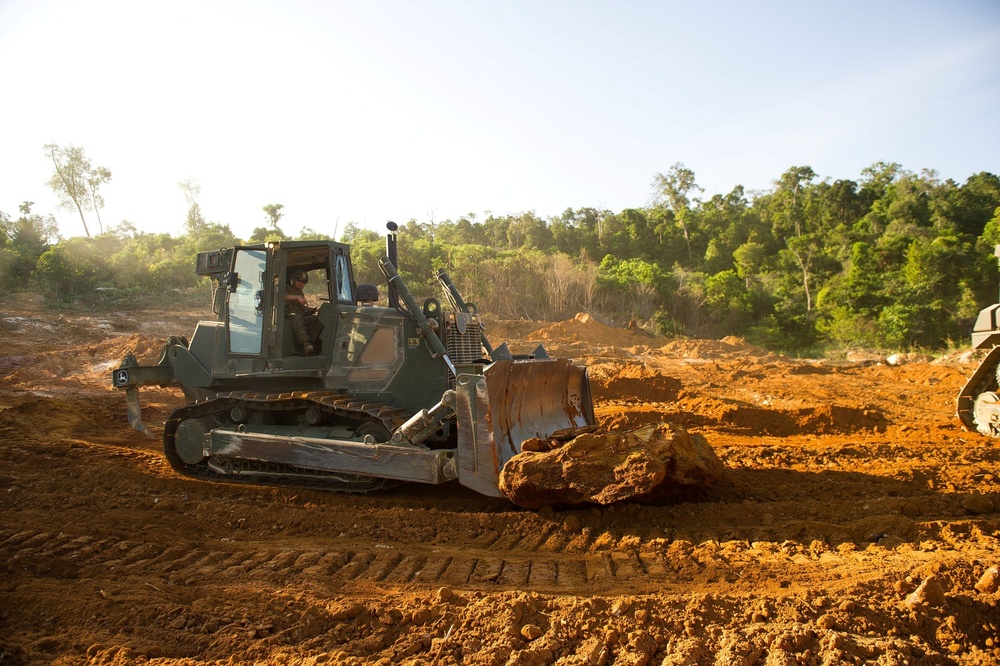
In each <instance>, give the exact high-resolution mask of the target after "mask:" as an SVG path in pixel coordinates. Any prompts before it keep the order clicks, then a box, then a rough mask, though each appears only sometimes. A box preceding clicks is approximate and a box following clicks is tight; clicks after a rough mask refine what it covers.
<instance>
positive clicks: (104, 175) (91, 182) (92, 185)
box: [87, 167, 111, 234]
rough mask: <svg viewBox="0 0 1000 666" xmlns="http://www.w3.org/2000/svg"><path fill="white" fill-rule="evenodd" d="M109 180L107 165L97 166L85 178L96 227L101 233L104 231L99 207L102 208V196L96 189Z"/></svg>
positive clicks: (109, 172)
mask: <svg viewBox="0 0 1000 666" xmlns="http://www.w3.org/2000/svg"><path fill="white" fill-rule="evenodd" d="M109 180H111V171H110V170H109V169H108V168H107V167H97V168H96V169H94V170H93V171H92V172H91V173H90V176H89V177H88V178H87V189H88V191H89V192H90V206H91V208H93V209H94V214H95V215H97V228H98V229H100V231H101V233H102V234H103V233H104V223H103V222H101V209H102V208H104V197H102V196H101V195H100V194H99V193H98V190H99V189H100V188H101V185H103V184H104V183H106V182H108V181H109Z"/></svg>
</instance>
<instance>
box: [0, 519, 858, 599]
mask: <svg viewBox="0 0 1000 666" xmlns="http://www.w3.org/2000/svg"><path fill="white" fill-rule="evenodd" d="M542 541H543V537H539V538H538V539H537V540H536V541H535V544H536V545H537V544H538V543H540V542H542ZM546 541H548V540H546ZM285 545H288V544H285ZM312 545H313V544H312V543H304V544H302V546H303V547H301V548H280V547H275V546H269V545H266V544H263V543H261V542H258V541H220V542H214V543H212V544H211V545H208V544H191V543H175V544H169V545H168V544H162V543H155V542H142V541H135V540H128V539H115V538H105V539H95V538H94V537H91V536H87V535H73V534H68V533H65V532H60V533H53V532H47V531H35V532H33V531H20V532H16V533H15V532H13V531H11V530H7V531H2V532H0V558H2V559H3V560H4V561H6V562H7V568H8V570H11V569H13V570H17V569H18V567H22V566H24V567H30V566H35V567H36V568H37V566H39V563H44V568H45V569H46V571H48V572H49V573H50V574H52V575H56V576H57V577H58V574H59V572H67V571H71V572H72V575H73V577H79V578H91V577H100V576H103V575H106V574H107V572H109V571H110V572H114V575H115V576H116V577H119V578H128V577H130V576H133V575H134V576H136V577H148V576H159V577H162V578H164V579H167V580H171V581H174V582H192V581H202V580H207V579H211V580H215V581H218V582H219V583H223V584H226V583H234V584H235V583H238V582H239V581H241V580H246V579H255V580H272V581H276V580H280V581H282V582H286V583H287V582H291V581H296V580H300V581H309V582H310V583H311V584H320V585H322V584H324V583H329V584H331V585H333V584H338V585H342V584H344V583H347V582H353V583H359V584H368V583H382V582H385V583H392V584H393V585H398V586H414V587H428V586H441V585H446V586H454V587H461V588H464V589H479V590H485V591H510V590H522V589H525V588H526V587H529V588H530V589H534V590H539V591H547V592H551V593H555V594H559V593H568V592H573V591H579V590H581V589H587V588H592V589H593V588H595V587H596V588H599V589H600V590H601V591H602V593H610V594H613V593H618V592H629V593H633V594H634V593H643V592H656V591H663V590H664V589H677V590H682V589H684V588H689V587H697V588H698V589H704V588H705V586H706V585H708V586H711V585H713V584H716V583H718V584H725V585H729V586H730V589H732V585H733V584H734V583H737V582H739V581H740V580H741V579H742V575H743V572H742V569H743V568H744V567H745V566H746V565H747V563H749V562H750V561H752V562H753V564H754V567H753V568H754V571H755V572H756V574H757V577H760V576H764V577H766V575H767V570H768V569H769V568H771V567H774V568H781V567H784V566H787V563H788V562H795V564H796V565H797V566H798V567H799V572H798V574H797V576H800V577H804V578H807V577H809V576H810V575H813V574H814V573H815V572H817V571H823V572H824V575H825V576H829V575H830V574H831V573H833V572H835V571H836V570H837V569H838V568H839V567H841V566H850V567H855V568H856V567H857V566H858V559H860V558H861V557H863V554H861V553H858V554H857V555H859V557H852V556H850V554H849V553H848V554H846V555H844V554H834V553H832V552H824V553H820V554H813V555H812V556H809V555H806V554H802V553H794V552H792V551H788V552H785V551H782V550H781V549H773V552H771V551H759V550H758V549H756V548H753V547H750V549H749V551H748V552H746V553H742V554H739V553H737V554H729V556H728V557H727V556H726V554H723V553H715V554H711V553H710V554H701V555H695V554H691V553H673V554H670V553H663V552H661V551H656V550H653V551H648V550H636V549H628V550H622V549H616V550H609V551H601V552H587V553H567V552H561V551H545V552H537V551H523V550H520V551H510V550H507V549H504V548H497V547H495V544H494V547H492V548H487V549H482V550H479V549H468V548H463V549H460V550H456V549H444V548H442V547H440V546H426V545H422V544H413V543H411V544H403V545H397V546H389V545H386V544H381V543H376V544H371V545H367V546H365V547H352V548H347V549H316V548H314V547H312ZM747 546H749V544H747ZM744 582H745V583H748V584H749V583H750V581H749V580H745V581H744Z"/></svg>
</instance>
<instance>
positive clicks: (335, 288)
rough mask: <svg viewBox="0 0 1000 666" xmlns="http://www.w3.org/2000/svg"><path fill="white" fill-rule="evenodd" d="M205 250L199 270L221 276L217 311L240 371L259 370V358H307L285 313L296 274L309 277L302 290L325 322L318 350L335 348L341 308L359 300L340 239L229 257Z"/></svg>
mask: <svg viewBox="0 0 1000 666" xmlns="http://www.w3.org/2000/svg"><path fill="white" fill-rule="evenodd" d="M202 254H203V255H205V256H204V257H203V256H201V255H200V256H199V261H198V265H199V268H201V267H203V266H204V267H206V269H207V268H211V271H209V270H205V271H201V270H199V272H202V273H204V274H210V275H212V276H213V277H214V278H215V279H217V280H218V282H217V284H218V287H217V292H216V298H215V303H216V312H217V314H218V321H219V323H220V324H221V325H222V326H223V327H224V328H225V340H226V350H225V351H226V356H227V357H228V358H229V365H230V367H231V369H232V370H234V371H236V372H253V371H257V370H259V369H260V368H258V367H257V366H258V363H256V362H255V361H262V360H275V359H284V358H296V357H299V358H301V357H303V356H304V354H303V349H302V345H301V344H300V342H299V341H298V340H296V336H295V333H294V331H293V328H292V324H291V321H290V319H289V318H288V317H287V316H286V307H285V295H286V293H287V292H288V289H289V288H290V283H291V282H290V278H291V276H292V275H293V274H298V273H305V274H306V275H307V276H308V282H307V283H306V284H305V285H304V286H303V287H302V293H303V295H304V296H305V298H306V301H307V302H308V304H309V307H310V308H313V309H314V310H315V312H314V313H312V316H315V317H316V318H317V319H318V321H319V322H320V323H321V324H322V329H321V330H320V333H319V338H318V340H317V341H318V342H319V344H317V349H323V348H324V347H325V349H327V350H329V349H330V340H331V336H332V334H333V332H334V327H335V323H336V322H335V318H334V315H333V311H334V309H335V308H336V306H338V305H345V306H353V305H355V304H356V300H355V283H354V277H353V271H352V267H351V261H350V254H349V248H348V246H346V245H343V244H341V243H336V242H333V241H325V242H320V243H317V242H311V241H292V242H286V243H267V244H264V245H252V246H244V247H236V248H233V249H232V250H231V251H230V252H227V253H226V254H228V256H225V257H223V256H214V255H218V254H219V252H211V253H202ZM226 260H228V262H227V261H226ZM224 262H226V263H228V266H225V268H228V271H226V272H223V268H224V267H223V265H222V264H223V263H224ZM324 343H325V344H324ZM324 356H325V354H316V355H315V356H314V357H310V359H311V361H306V360H305V359H303V361H302V364H303V365H305V366H310V365H317V366H318V365H321V363H322V361H321V360H320V359H321V358H323V357H324Z"/></svg>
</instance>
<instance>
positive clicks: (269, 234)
mask: <svg viewBox="0 0 1000 666" xmlns="http://www.w3.org/2000/svg"><path fill="white" fill-rule="evenodd" d="M284 207H285V205H284V204H280V203H279V204H266V205H264V206H263V207H262V208H261V210H263V211H264V213H265V214H266V215H267V223H268V224H269V225H270V227H255V228H254V230H253V233H252V234H251V235H250V240H251V241H254V242H257V243H265V242H267V241H274V240H285V239H287V238H288V236H286V235H285V232H284V231H282V230H281V228H280V227H279V226H278V222H279V221H280V220H281V218H282V216H283V213H282V212H281V209H282V208H284Z"/></svg>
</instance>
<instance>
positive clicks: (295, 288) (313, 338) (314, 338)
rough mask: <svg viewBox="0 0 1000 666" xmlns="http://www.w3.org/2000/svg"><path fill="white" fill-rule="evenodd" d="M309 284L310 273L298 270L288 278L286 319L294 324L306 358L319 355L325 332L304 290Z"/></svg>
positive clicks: (297, 339)
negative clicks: (321, 337)
mask: <svg viewBox="0 0 1000 666" xmlns="http://www.w3.org/2000/svg"><path fill="white" fill-rule="evenodd" d="M307 284H309V273H307V272H305V271H304V270H302V269H301V268H300V269H296V270H294V271H292V273H291V275H289V276H288V288H287V289H286V290H285V318H286V319H288V320H290V321H291V322H292V332H293V333H294V334H295V340H296V341H297V342H298V343H299V348H300V349H301V350H302V353H303V354H305V355H306V356H312V355H313V354H316V353H318V350H317V347H319V346H320V344H319V334H320V333H322V332H323V322H321V321H320V320H319V317H317V316H316V308H311V307H309V303H308V302H307V301H306V297H305V295H304V294H303V293H302V288H303V287H305V286H306V285H307Z"/></svg>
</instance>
